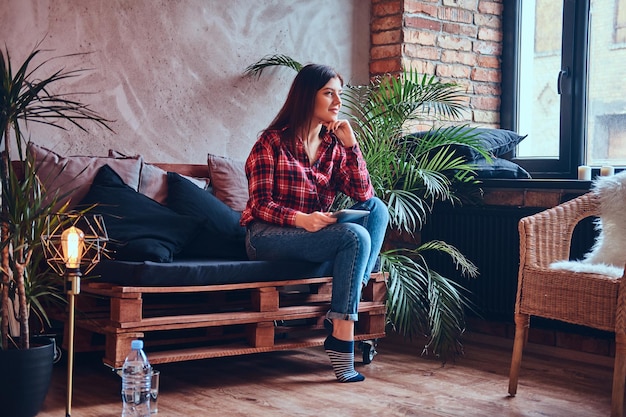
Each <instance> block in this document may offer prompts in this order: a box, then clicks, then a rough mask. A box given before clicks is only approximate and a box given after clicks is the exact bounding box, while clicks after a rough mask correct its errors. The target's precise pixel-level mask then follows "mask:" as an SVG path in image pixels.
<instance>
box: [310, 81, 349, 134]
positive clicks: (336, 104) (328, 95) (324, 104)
mask: <svg viewBox="0 0 626 417" xmlns="http://www.w3.org/2000/svg"><path fill="white" fill-rule="evenodd" d="M341 91H342V88H341V81H339V78H337V77H335V78H331V79H330V80H328V82H327V83H326V85H325V86H324V87H322V88H321V89H319V90H318V92H317V94H316V95H315V108H314V109H313V121H314V122H317V123H321V124H324V123H328V122H332V121H335V120H337V116H338V115H339V109H340V108H341V98H340V97H339V95H340V94H341Z"/></svg>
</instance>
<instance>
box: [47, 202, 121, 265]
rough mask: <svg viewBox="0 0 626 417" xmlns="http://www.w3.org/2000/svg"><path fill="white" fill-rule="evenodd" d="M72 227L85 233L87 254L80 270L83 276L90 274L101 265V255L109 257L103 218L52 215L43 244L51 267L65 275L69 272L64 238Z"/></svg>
mask: <svg viewBox="0 0 626 417" xmlns="http://www.w3.org/2000/svg"><path fill="white" fill-rule="evenodd" d="M72 226H73V227H76V228H78V229H80V230H81V231H82V232H83V234H84V238H83V244H84V252H83V256H82V258H81V260H80V270H81V271H82V273H83V274H88V273H89V272H90V271H91V270H92V269H93V268H94V267H95V266H96V264H97V263H98V262H100V258H101V256H106V244H107V242H108V241H109V237H108V235H107V231H106V228H105V226H104V220H103V218H102V215H100V214H84V213H59V214H54V215H50V216H48V217H47V218H46V223H45V228H44V233H42V235H41V242H42V246H43V251H44V255H45V257H46V261H47V262H48V265H50V267H51V268H52V269H53V270H54V271H55V272H56V273H57V274H59V275H61V276H62V275H64V274H65V272H66V265H65V258H64V256H63V249H62V235H63V232H64V231H65V230H66V229H68V228H70V227H72Z"/></svg>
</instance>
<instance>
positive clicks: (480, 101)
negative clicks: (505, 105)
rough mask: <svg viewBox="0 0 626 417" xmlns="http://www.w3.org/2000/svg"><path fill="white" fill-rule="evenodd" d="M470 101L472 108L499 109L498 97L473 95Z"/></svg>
mask: <svg viewBox="0 0 626 417" xmlns="http://www.w3.org/2000/svg"><path fill="white" fill-rule="evenodd" d="M470 103H471V105H472V108H473V109H479V110H494V111H498V110H499V109H500V97H486V96H474V97H472V99H471V100H470Z"/></svg>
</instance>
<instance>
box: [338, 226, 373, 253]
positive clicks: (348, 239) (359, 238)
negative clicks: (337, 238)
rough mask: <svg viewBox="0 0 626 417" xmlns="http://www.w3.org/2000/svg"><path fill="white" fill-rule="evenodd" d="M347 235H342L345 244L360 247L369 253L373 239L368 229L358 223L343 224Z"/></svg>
mask: <svg viewBox="0 0 626 417" xmlns="http://www.w3.org/2000/svg"><path fill="white" fill-rule="evenodd" d="M342 226H344V227H345V230H346V233H344V234H343V235H342V240H343V241H344V243H346V244H349V245H355V246H358V247H359V248H360V249H362V250H365V251H369V250H370V248H371V245H372V242H371V237H370V234H369V232H368V231H367V229H366V228H365V227H363V226H361V225H360V224H357V223H343V224H342Z"/></svg>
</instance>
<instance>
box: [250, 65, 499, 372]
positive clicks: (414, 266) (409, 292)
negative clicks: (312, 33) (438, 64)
mask: <svg viewBox="0 0 626 417" xmlns="http://www.w3.org/2000/svg"><path fill="white" fill-rule="evenodd" d="M271 66H283V67H288V68H291V69H293V70H296V71H299V70H300V68H302V65H301V64H300V63H299V62H298V61H295V60H294V59H292V58H291V57H289V56H286V55H273V56H268V57H264V58H262V59H261V60H259V61H257V62H255V63H253V64H251V65H250V66H248V68H246V70H245V72H244V73H245V74H246V75H248V76H255V77H260V75H261V74H262V72H263V70H264V69H265V68H268V67H271ZM342 98H343V102H344V108H346V109H347V110H348V112H347V113H346V117H349V118H351V119H352V120H353V121H354V123H353V128H354V131H355V135H356V136H357V139H358V141H359V145H360V147H361V150H362V152H363V155H364V158H365V160H366V162H367V166H368V170H369V172H370V177H371V179H372V182H373V185H374V188H375V190H376V194H377V196H378V197H379V198H381V199H382V200H383V201H385V203H386V204H387V207H388V208H389V214H390V219H391V220H390V229H391V230H393V231H397V232H400V233H408V234H411V235H412V234H414V233H415V232H417V231H419V230H420V228H421V226H422V225H423V223H424V222H426V221H427V218H428V215H429V213H430V211H431V210H432V208H433V205H434V204H435V203H436V202H438V201H450V202H452V203H457V202H460V198H461V196H460V195H459V193H458V189H461V188H463V187H459V185H463V184H465V185H473V184H475V183H476V180H475V179H474V176H473V171H472V168H473V166H472V164H471V163H469V162H468V161H467V159H466V158H465V157H464V156H463V155H461V154H458V153H457V152H455V149H456V147H457V146H468V147H470V148H473V149H475V150H476V151H477V152H478V153H480V154H481V155H483V156H485V157H486V158H489V156H488V155H487V152H485V150H484V149H483V148H482V147H481V146H480V142H479V140H478V139H477V137H476V135H475V134H473V133H472V129H468V128H467V126H453V125H449V126H448V127H443V126H445V124H446V122H453V121H455V120H458V119H459V117H460V116H461V113H462V111H463V110H464V109H465V107H466V102H467V101H466V99H465V97H464V95H463V94H462V93H461V90H460V88H459V87H458V86H457V85H455V84H453V83H444V82H441V81H439V80H437V79H436V78H435V77H433V76H428V75H420V74H418V73H416V72H414V71H411V70H405V71H402V72H401V73H400V74H399V75H398V76H391V75H389V76H383V77H377V78H375V79H374V80H372V81H371V82H370V83H369V84H368V85H356V86H352V85H349V86H346V88H345V90H344V93H343V97H342ZM415 122H419V123H425V122H428V123H429V124H431V125H432V126H433V128H432V129H431V130H430V131H429V132H428V133H427V134H425V135H420V136H419V137H412V136H411V135H407V133H406V130H407V127H408V126H411V125H412V124H415ZM350 204H351V202H350V201H348V200H347V198H346V197H345V196H341V195H340V196H338V198H337V199H336V201H335V205H336V206H337V207H336V208H340V207H344V206H348V205H350ZM429 251H438V252H442V253H445V254H447V255H449V256H450V258H451V262H453V263H454V264H455V265H456V266H457V267H458V268H459V269H460V270H461V271H462V272H463V273H464V274H465V275H466V276H468V277H475V276H476V275H477V269H476V267H475V266H474V265H473V264H472V262H470V261H469V260H468V259H467V258H466V257H465V256H464V255H463V254H462V253H461V252H459V251H458V250H457V249H456V248H455V247H453V246H452V245H449V244H447V243H446V242H443V241H430V242H422V243H421V244H419V245H418V246H417V247H416V248H414V249H404V248H391V249H388V250H385V251H383V252H382V253H381V270H382V271H384V272H386V273H388V277H389V278H388V300H387V307H388V320H389V322H390V324H391V326H392V327H393V328H394V329H395V330H396V331H398V332H399V333H400V334H402V335H404V336H407V337H413V336H418V337H425V338H426V343H425V345H424V352H425V353H431V354H435V355H436V356H438V357H440V358H441V359H442V360H444V361H445V360H447V359H449V358H452V357H454V356H456V355H458V354H460V353H462V344H461V341H460V340H461V336H462V334H463V332H464V329H465V319H464V311H465V308H466V307H471V306H470V304H469V301H468V299H467V298H466V297H465V296H464V291H463V288H462V287H460V286H459V285H458V284H457V283H456V282H454V281H453V280H451V279H448V278H447V277H445V276H442V275H441V274H439V273H437V272H436V271H434V270H433V269H431V268H429V266H428V263H427V261H426V258H425V256H424V255H425V253H427V252H429Z"/></svg>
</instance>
